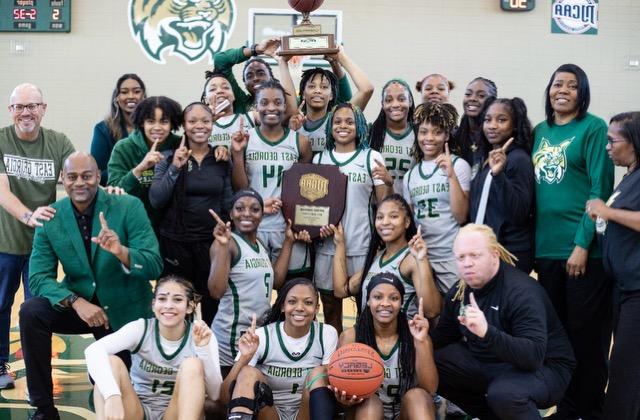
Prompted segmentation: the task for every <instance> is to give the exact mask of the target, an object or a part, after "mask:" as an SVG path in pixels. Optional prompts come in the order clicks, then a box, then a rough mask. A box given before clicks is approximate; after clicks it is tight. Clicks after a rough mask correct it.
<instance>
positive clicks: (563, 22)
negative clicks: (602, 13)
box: [551, 0, 598, 35]
mask: <svg viewBox="0 0 640 420" xmlns="http://www.w3.org/2000/svg"><path fill="white" fill-rule="evenodd" d="M551 33H554V34H573V35H576V34H586V35H596V34H597V33H598V0H553V4H552V5H551Z"/></svg>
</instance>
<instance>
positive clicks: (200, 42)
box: [129, 0, 236, 63]
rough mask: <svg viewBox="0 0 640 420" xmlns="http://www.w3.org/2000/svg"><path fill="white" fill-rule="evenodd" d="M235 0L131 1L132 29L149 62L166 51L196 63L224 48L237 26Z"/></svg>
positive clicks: (130, 17) (157, 60) (161, 59)
mask: <svg viewBox="0 0 640 420" xmlns="http://www.w3.org/2000/svg"><path fill="white" fill-rule="evenodd" d="M235 15H236V13H235V3H234V0H129V27H130V29H131V34H132V35H133V37H134V39H136V41H138V43H139V44H140V46H141V47H142V49H143V50H144V52H145V53H146V54H147V56H148V57H149V58H151V59H152V60H153V61H155V62H158V63H164V62H165V61H164V58H163V51H164V50H165V49H168V50H169V52H170V54H176V55H178V56H180V57H182V59H184V60H185V61H187V62H188V63H195V62H197V61H199V60H201V59H202V58H203V57H205V56H207V55H209V56H210V61H211V62H213V55H214V54H215V53H216V52H218V51H220V50H222V49H223V48H225V46H226V43H227V40H228V39H229V36H230V35H231V32H232V30H233V25H234V23H235Z"/></svg>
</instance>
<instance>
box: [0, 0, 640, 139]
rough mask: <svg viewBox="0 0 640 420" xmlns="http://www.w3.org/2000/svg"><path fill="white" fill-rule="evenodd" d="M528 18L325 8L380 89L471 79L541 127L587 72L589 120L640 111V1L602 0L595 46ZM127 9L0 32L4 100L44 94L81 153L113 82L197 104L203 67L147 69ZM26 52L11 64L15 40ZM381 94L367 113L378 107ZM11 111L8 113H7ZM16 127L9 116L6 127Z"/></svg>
mask: <svg viewBox="0 0 640 420" xmlns="http://www.w3.org/2000/svg"><path fill="white" fill-rule="evenodd" d="M235 3H236V4H237V8H238V18H237V20H236V24H235V30H234V33H233V34H232V38H231V41H230V43H229V44H228V46H239V45H241V44H242V43H244V41H245V39H246V37H247V10H248V8H249V7H262V8H264V7H275V8H285V7H287V2H286V1H285V0H235ZM536 3H537V5H536V8H535V10H534V11H532V12H527V13H520V14H518V13H507V12H503V11H501V10H500V7H499V0H404V1H403V0H398V1H396V0H325V2H324V5H323V8H326V9H339V10H342V11H343V13H344V15H343V16H344V43H345V48H346V51H347V52H348V53H349V54H350V55H351V56H352V58H353V59H354V60H355V61H356V62H357V63H359V64H360V65H361V67H363V68H364V69H365V70H366V72H367V73H368V74H369V76H370V78H371V80H372V81H373V83H374V85H375V86H377V87H380V86H382V84H383V83H384V82H385V81H386V80H388V79H390V78H392V77H402V78H405V79H406V80H407V81H409V82H410V84H412V85H413V84H414V82H415V80H417V79H418V78H419V77H421V76H423V75H425V74H428V73H432V72H441V73H444V74H446V75H448V76H449V77H450V79H451V80H453V81H455V82H457V84H458V88H457V89H455V90H454V91H453V92H452V103H453V104H455V105H456V106H457V107H458V108H460V106H461V101H462V93H463V91H464V86H465V85H466V83H468V81H469V80H471V79H472V78H473V77H475V76H478V75H482V76H485V77H488V78H491V79H493V80H494V81H495V82H496V83H497V85H498V88H499V94H500V96H514V95H517V96H521V97H522V98H524V99H525V100H526V102H527V104H528V106H529V108H530V115H531V119H532V121H533V122H534V123H535V122H538V121H540V120H541V119H542V118H543V97H542V94H543V89H544V87H545V85H546V83H547V81H548V78H549V76H550V74H551V72H552V71H553V70H554V69H555V68H556V67H557V66H558V65H560V64H562V63H565V62H574V63H576V64H579V65H580V66H582V67H583V68H584V69H585V70H586V72H587V74H588V75H589V77H590V80H591V86H592V106H591V111H592V112H594V113H596V114H598V115H600V116H602V117H603V118H605V119H606V118H609V117H610V116H611V115H612V114H614V113H616V112H620V111H626V110H631V109H640V103H639V101H638V98H639V97H640V71H638V70H630V69H629V68H628V67H627V61H628V60H627V57H628V56H632V55H636V56H640V30H639V29H638V28H639V26H638V22H640V1H638V0H615V1H614V0H601V1H600V17H601V18H600V29H599V34H598V35H596V36H569V35H557V34H551V33H550V32H551V31H550V14H551V13H550V4H551V2H550V1H549V0H538V1H537V2H536ZM127 5H128V1H127V0H109V1H100V0H74V2H73V20H72V32H71V33H68V34H31V35H24V34H21V33H0V96H2V97H4V98H5V99H2V101H4V103H7V102H6V101H8V96H9V93H10V91H11V89H12V88H13V87H14V86H15V85H16V84H18V83H20V82H23V81H30V82H33V83H36V84H38V85H39V86H40V87H42V89H43V90H44V92H45V100H46V101H47V102H48V104H49V109H48V111H47V115H46V117H45V121H44V124H45V125H46V126H47V127H50V128H54V129H57V130H61V131H64V132H66V133H67V134H68V135H69V136H70V138H71V139H72V141H73V142H74V143H75V144H76V147H77V148H79V149H88V147H89V143H90V141H91V133H92V129H93V125H94V124H95V123H96V122H97V121H99V120H100V119H101V118H102V117H103V116H104V114H105V113H106V111H107V109H108V102H109V96H110V92H111V90H112V88H113V85H114V83H115V80H116V78H117V77H118V76H119V75H120V74H122V73H125V72H136V73H138V74H139V75H140V76H141V77H142V78H143V80H144V81H145V83H146V84H147V87H148V90H149V93H150V94H152V95H153V94H165V95H168V96H172V97H174V98H175V99H177V100H178V101H180V102H181V103H182V104H183V105H186V104H187V103H188V102H191V101H193V100H196V99H198V98H199V93H200V89H201V85H202V82H203V71H204V70H205V69H206V68H208V67H209V66H210V65H209V64H208V63H206V62H205V61H200V62H199V63H196V64H193V65H188V64H186V63H185V62H184V61H182V60H181V59H179V58H177V57H170V56H166V58H167V60H166V61H167V63H166V64H164V65H162V64H156V63H154V62H152V61H150V60H149V59H148V58H147V57H146V56H145V55H144V54H143V53H142V51H141V49H140V48H139V47H138V45H137V44H136V43H135V42H134V40H133V39H132V37H131V35H130V32H129V27H128V23H127V19H128V18H127ZM15 41H17V42H20V43H23V44H25V45H26V48H27V49H26V54H25V55H22V56H16V55H12V54H11V45H12V42H15ZM378 103H379V91H376V93H375V94H374V98H373V102H372V104H371V105H370V107H369V108H368V110H367V115H368V116H369V117H370V118H373V117H374V116H375V115H376V114H377V112H378V110H379V108H378ZM3 109H4V110H6V108H3ZM9 123H10V117H9V114H8V112H6V111H4V112H0V125H2V126H4V125H7V124H9Z"/></svg>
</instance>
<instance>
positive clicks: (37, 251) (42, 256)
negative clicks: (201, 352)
mask: <svg viewBox="0 0 640 420" xmlns="http://www.w3.org/2000/svg"><path fill="white" fill-rule="evenodd" d="M62 180H63V184H64V188H65V190H66V192H67V194H68V197H67V198H64V199H62V200H59V201H57V202H56V203H54V204H53V205H52V207H53V209H54V210H55V217H53V218H52V219H51V220H50V221H47V222H44V226H42V227H39V228H37V229H36V232H35V238H34V241H33V250H32V253H31V260H30V263H29V272H30V275H29V286H30V287H31V291H32V293H33V297H32V298H31V299H28V300H26V301H25V302H24V303H23V304H22V306H21V307H20V340H21V342H22V351H23V354H24V361H25V368H26V376H27V386H28V388H29V399H30V403H31V405H33V406H35V407H37V408H38V410H37V411H36V413H35V414H34V415H33V416H32V418H33V419H37V420H39V419H46V420H49V419H53V420H55V419H59V416H58V412H57V410H56V408H55V407H54V404H53V386H52V379H51V335H52V333H64V334H86V333H93V335H94V336H95V337H96V339H97V338H100V337H102V336H104V335H107V334H109V333H110V332H112V331H115V330H117V329H118V328H120V327H122V326H123V325H124V324H126V323H127V322H129V321H133V320H135V319H138V318H147V317H150V316H152V313H151V300H152V298H153V294H152V292H151V286H150V284H149V280H152V279H156V278H157V277H158V276H159V275H160V272H161V271H162V259H161V257H160V252H159V248H158V241H157V239H156V237H155V235H154V233H153V229H152V228H151V224H150V222H149V219H148V217H147V214H146V212H145V210H144V206H143V205H142V202H141V201H140V200H139V199H137V198H135V197H133V196H129V195H108V194H106V193H105V192H104V191H102V190H100V189H99V188H98V186H99V184H100V171H99V170H98V166H97V165H96V162H95V160H94V159H93V157H92V156H90V155H87V154H85V153H80V152H76V153H73V154H72V155H70V156H69V158H67V160H66V161H65V163H64V167H63V170H62ZM58 262H60V263H61V264H62V268H63V270H64V273H65V277H64V278H63V279H62V281H61V282H58V281H57V277H58V273H57V266H58Z"/></svg>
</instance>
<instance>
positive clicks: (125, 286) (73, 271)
mask: <svg viewBox="0 0 640 420" xmlns="http://www.w3.org/2000/svg"><path fill="white" fill-rule="evenodd" d="M52 207H54V208H55V209H56V215H55V217H54V218H53V219H51V220H50V221H48V222H44V226H42V227H39V228H36V231H35V236H34V240H33V250H32V252H31V258H30V260H29V287H30V288H31V292H32V293H33V295H34V296H42V297H44V298H46V299H48V300H49V302H51V305H52V306H53V307H54V308H56V309H60V310H62V308H61V307H60V306H59V304H60V302H61V301H62V300H63V299H64V298H66V297H67V296H69V295H70V294H71V293H72V292H73V293H76V294H77V295H78V296H82V297H83V298H85V299H87V300H91V298H92V297H93V295H94V293H95V294H96V296H97V297H98V300H99V301H100V304H101V305H102V308H103V309H104V310H105V312H106V313H107V317H109V325H110V326H111V328H112V329H113V330H117V329H118V328H120V327H122V326H123V325H124V324H126V323H127V322H130V321H133V320H135V319H138V318H148V317H151V316H153V314H152V312H151V300H152V298H153V294H152V292H151V285H150V284H149V280H152V279H156V278H157V277H158V276H159V275H160V272H161V271H162V259H161V257H160V251H159V247H158V240H157V239H156V236H155V234H154V233H153V229H152V228H151V224H150V222H149V218H148V217H147V213H146V212H145V210H144V206H143V205H142V202H141V201H140V200H139V199H137V198H135V197H133V196H130V195H122V196H118V195H109V194H106V193H105V192H104V191H102V190H101V189H98V193H97V199H96V203H95V211H94V215H93V222H92V223H93V224H92V236H93V237H95V236H98V233H99V232H100V229H101V225H100V219H99V214H100V212H103V213H104V217H105V219H106V220H107V223H108V224H109V228H110V229H112V230H114V231H115V232H116V233H117V234H118V236H119V237H120V243H121V244H122V245H124V246H126V247H128V248H129V257H130V260H131V262H130V267H129V270H127V269H126V268H125V267H124V266H123V265H122V264H121V263H120V261H119V260H118V259H117V258H116V257H115V256H114V255H113V254H111V253H109V252H107V251H105V250H103V249H102V248H100V247H99V246H98V245H96V244H94V243H92V244H91V263H89V261H88V259H87V253H86V251H85V248H84V243H83V241H82V237H81V236H80V231H79V229H78V223H77V222H76V218H75V216H74V214H73V209H72V204H71V200H70V199H69V198H64V199H62V200H58V201H57V202H55V203H54V204H53V205H52ZM58 261H60V263H61V264H62V268H63V270H64V272H65V277H64V278H63V279H62V281H61V282H58V281H57V277H58V270H57V268H58Z"/></svg>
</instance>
